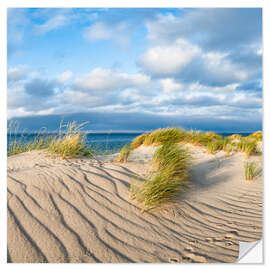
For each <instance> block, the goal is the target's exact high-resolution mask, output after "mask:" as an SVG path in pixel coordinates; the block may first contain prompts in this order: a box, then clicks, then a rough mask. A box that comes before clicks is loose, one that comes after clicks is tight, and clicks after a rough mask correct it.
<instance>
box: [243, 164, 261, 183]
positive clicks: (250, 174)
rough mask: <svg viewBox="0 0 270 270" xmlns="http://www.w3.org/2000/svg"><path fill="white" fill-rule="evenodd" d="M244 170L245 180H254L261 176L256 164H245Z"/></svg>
mask: <svg viewBox="0 0 270 270" xmlns="http://www.w3.org/2000/svg"><path fill="white" fill-rule="evenodd" d="M244 169H245V179H246V180H253V179H254V178H255V177H256V176H258V175H259V174H260V169H259V168H258V165H257V164H256V163H255V162H249V161H245V162H244Z"/></svg>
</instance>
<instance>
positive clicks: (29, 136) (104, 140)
mask: <svg viewBox="0 0 270 270" xmlns="http://www.w3.org/2000/svg"><path fill="white" fill-rule="evenodd" d="M140 134H142V133H88V134H86V136H85V143H86V144H87V145H89V146H91V147H93V148H94V149H95V150H96V151H97V152H102V153H104V152H105V153H117V152H119V151H120V150H121V148H122V147H123V146H125V145H126V144H128V143H130V142H132V140H133V139H134V138H135V137H137V136H139V135H140ZM218 134H220V135H222V136H230V135H232V134H234V133H218ZM238 134H240V135H242V136H248V135H249V134H251V133H238ZM37 135H38V134H37V133H18V134H16V135H15V134H11V135H8V137H7V139H8V145H9V144H10V143H12V142H13V141H14V140H16V141H17V142H21V143H23V144H27V143H29V142H31V141H33V140H34V138H35V137H36V136H37ZM51 135H52V136H53V135H54V134H51Z"/></svg>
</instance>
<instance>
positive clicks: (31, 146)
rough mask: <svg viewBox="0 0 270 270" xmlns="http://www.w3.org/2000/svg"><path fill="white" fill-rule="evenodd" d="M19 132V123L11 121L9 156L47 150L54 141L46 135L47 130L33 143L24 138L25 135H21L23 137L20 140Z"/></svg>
mask: <svg viewBox="0 0 270 270" xmlns="http://www.w3.org/2000/svg"><path fill="white" fill-rule="evenodd" d="M18 130H19V125H18V122H17V121H11V122H10V123H9V126H8V134H9V137H10V141H11V142H10V143H9V144H8V146H7V154H8V156H12V155H17V154H21V153H24V152H29V151H33V150H41V149H46V148H47V147H48V146H49V144H50V142H51V141H52V136H51V135H49V134H46V133H44V131H45V129H42V130H41V131H40V132H39V133H38V134H37V135H36V136H35V137H34V138H33V140H31V141H27V139H26V138H25V137H24V136H23V133H21V136H20V138H19V139H18V133H19V132H18ZM24 132H25V131H24Z"/></svg>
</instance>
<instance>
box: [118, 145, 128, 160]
mask: <svg viewBox="0 0 270 270" xmlns="http://www.w3.org/2000/svg"><path fill="white" fill-rule="evenodd" d="M130 150H131V149H130V144H126V145H125V146H124V147H123V148H122V149H121V151H120V153H119V159H118V161H119V162H127V160H128V156H129V154H130Z"/></svg>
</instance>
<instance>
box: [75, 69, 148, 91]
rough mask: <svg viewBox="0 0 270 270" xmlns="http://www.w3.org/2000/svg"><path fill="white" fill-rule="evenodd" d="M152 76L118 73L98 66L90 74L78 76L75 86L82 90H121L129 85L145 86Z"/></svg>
mask: <svg viewBox="0 0 270 270" xmlns="http://www.w3.org/2000/svg"><path fill="white" fill-rule="evenodd" d="M149 81H150V78H149V77H148V76H146V75H144V74H140V73H136V74H128V73H117V72H114V71H113V70H111V69H101V68H96V69H94V70H92V71H90V72H89V73H88V74H86V75H84V76H81V77H78V78H77V79H76V80H75V83H74V87H75V88H77V89H80V90H86V91H94V90H98V91H100V90H111V91H114V90H119V89H124V88H128V87H133V86H134V87H136V86H143V85H146V84H147V83H149Z"/></svg>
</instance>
